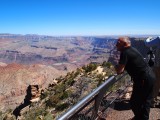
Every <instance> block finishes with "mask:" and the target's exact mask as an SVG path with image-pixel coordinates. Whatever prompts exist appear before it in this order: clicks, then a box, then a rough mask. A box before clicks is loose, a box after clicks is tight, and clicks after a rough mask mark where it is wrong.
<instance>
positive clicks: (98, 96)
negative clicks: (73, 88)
mask: <svg viewBox="0 0 160 120" xmlns="http://www.w3.org/2000/svg"><path fill="white" fill-rule="evenodd" d="M126 74H127V73H124V74H122V75H119V77H118V78H117V79H116V77H117V75H113V76H111V77H110V78H108V79H107V80H105V82H104V83H103V84H101V85H100V86H99V87H98V88H96V89H95V90H94V91H92V92H91V93H90V94H88V95H87V96H86V97H84V98H83V99H82V100H81V101H79V102H78V103H77V104H76V105H74V106H73V107H72V108H71V109H69V110H68V111H67V112H66V113H64V114H62V115H61V116H60V117H58V118H57V119H56V120H69V119H70V118H71V117H73V116H74V115H75V114H77V113H78V112H79V111H81V110H82V109H83V108H84V107H86V106H87V105H88V104H89V103H91V102H92V101H93V100H95V105H94V109H93V111H92V118H95V117H97V114H95V113H97V112H98V108H99V105H100V102H101V100H102V98H103V96H104V94H105V93H106V91H107V90H108V88H109V87H110V86H111V85H113V84H114V83H115V82H117V81H118V80H119V79H121V78H122V77H124V76H126Z"/></svg>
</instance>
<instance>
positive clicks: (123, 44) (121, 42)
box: [116, 37, 131, 51]
mask: <svg viewBox="0 0 160 120" xmlns="http://www.w3.org/2000/svg"><path fill="white" fill-rule="evenodd" d="M130 46H131V42H130V40H129V37H120V38H118V41H117V44H116V47H117V50H118V51H122V50H124V49H125V48H128V47H130Z"/></svg>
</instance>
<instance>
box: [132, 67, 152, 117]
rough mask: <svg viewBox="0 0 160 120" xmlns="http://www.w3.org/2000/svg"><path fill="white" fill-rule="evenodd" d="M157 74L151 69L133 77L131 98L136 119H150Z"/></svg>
mask: <svg viewBox="0 0 160 120" xmlns="http://www.w3.org/2000/svg"><path fill="white" fill-rule="evenodd" d="M154 80H155V75H154V73H153V71H152V70H151V69H149V70H146V71H145V72H143V73H141V74H140V75H139V76H134V77H133V82H134V84H133V92H132V96H131V99H130V104H131V109H132V111H133V113H134V115H135V120H149V113H150V104H151V100H152V93H153V85H154Z"/></svg>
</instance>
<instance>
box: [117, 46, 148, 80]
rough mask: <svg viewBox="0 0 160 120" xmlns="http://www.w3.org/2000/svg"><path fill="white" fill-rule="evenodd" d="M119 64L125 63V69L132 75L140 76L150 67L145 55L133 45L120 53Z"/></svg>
mask: <svg viewBox="0 0 160 120" xmlns="http://www.w3.org/2000/svg"><path fill="white" fill-rule="evenodd" d="M119 64H123V65H125V70H126V71H127V72H128V74H129V75H130V76H131V77H133V78H134V77H138V76H139V75H140V74H141V73H143V72H145V70H146V69H147V68H148V65H147V63H146V62H145V61H144V59H143V56H142V55H141V54H140V53H139V52H138V50H137V49H135V48H133V47H129V48H125V49H124V50H123V51H122V52H121V55H120V60H119Z"/></svg>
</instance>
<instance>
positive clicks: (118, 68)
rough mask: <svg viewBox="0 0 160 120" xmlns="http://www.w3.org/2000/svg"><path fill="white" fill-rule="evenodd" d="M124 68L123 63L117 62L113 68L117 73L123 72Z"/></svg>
mask: <svg viewBox="0 0 160 120" xmlns="http://www.w3.org/2000/svg"><path fill="white" fill-rule="evenodd" d="M124 68H125V65H123V64H119V65H116V66H115V70H116V72H117V74H121V73H123V72H124Z"/></svg>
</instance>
